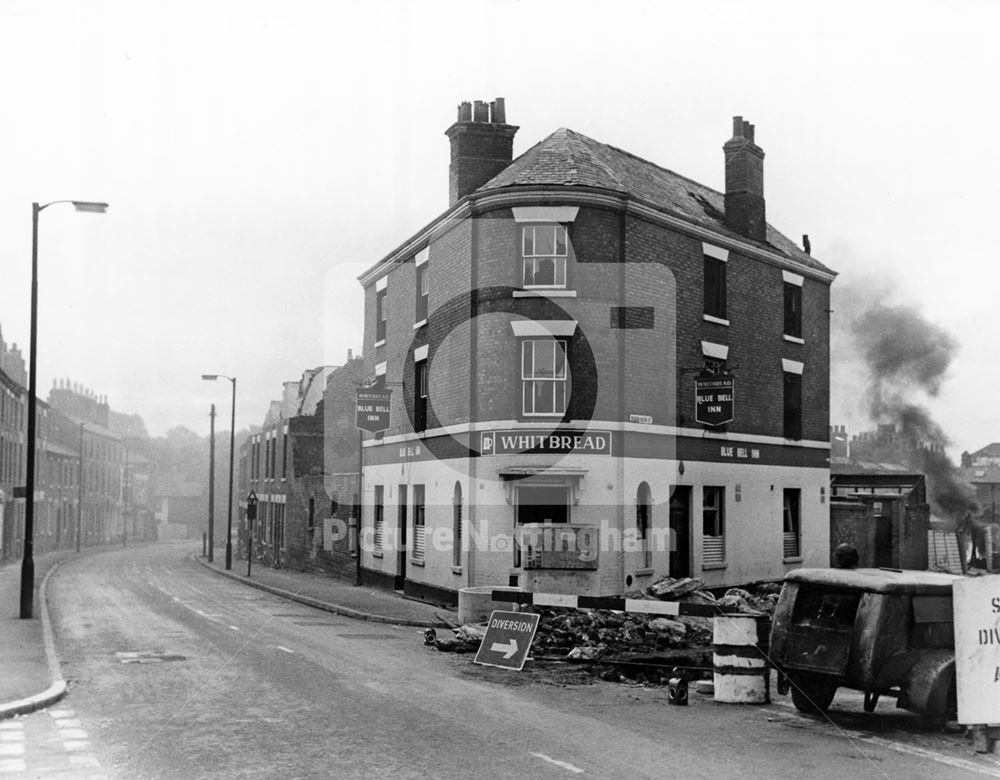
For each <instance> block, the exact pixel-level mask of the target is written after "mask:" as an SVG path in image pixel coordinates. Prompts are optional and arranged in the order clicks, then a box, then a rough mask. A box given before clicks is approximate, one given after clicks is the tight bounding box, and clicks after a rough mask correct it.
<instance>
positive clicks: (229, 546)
mask: <svg viewBox="0 0 1000 780" xmlns="http://www.w3.org/2000/svg"><path fill="white" fill-rule="evenodd" d="M201 378H202V379H205V380H207V381H209V382H214V381H215V380H216V379H228V380H229V381H230V382H232V384H233V403H232V414H231V416H230V422H229V516H228V518H227V520H226V571H228V570H229V569H231V568H233V450H234V448H235V446H236V377H234V376H226V375H225V374H202V375H201Z"/></svg>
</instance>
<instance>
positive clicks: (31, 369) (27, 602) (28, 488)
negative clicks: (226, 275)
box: [21, 200, 108, 619]
mask: <svg viewBox="0 0 1000 780" xmlns="http://www.w3.org/2000/svg"><path fill="white" fill-rule="evenodd" d="M57 203H72V204H73V207H74V208H75V209H76V210H77V211H90V212H95V213H98V214H103V213H104V212H105V211H107V210H108V204H107V203H94V202H91V201H84V200H54V201H52V202H50V203H43V204H42V205H38V204H37V203H32V204H31V326H30V345H29V347H28V442H27V447H28V453H27V454H28V457H27V463H26V464H25V465H26V468H25V483H24V484H25V488H24V496H25V499H24V500H25V507H24V557H23V558H22V560H21V618H22V619H29V618H31V616H32V613H33V612H34V600H35V558H34V550H35V539H34V536H35V414H36V411H35V409H36V405H35V392H36V390H37V385H36V377H37V370H36V369H37V367H38V366H37V364H38V360H37V357H38V215H39V214H40V213H41V212H42V211H43V210H45V209H47V208H48V207H49V206H54V205H56V204H57Z"/></svg>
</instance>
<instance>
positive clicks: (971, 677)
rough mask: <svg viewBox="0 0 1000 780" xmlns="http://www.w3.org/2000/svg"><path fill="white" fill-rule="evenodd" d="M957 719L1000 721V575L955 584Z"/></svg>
mask: <svg viewBox="0 0 1000 780" xmlns="http://www.w3.org/2000/svg"><path fill="white" fill-rule="evenodd" d="M952 598H953V599H954V606H955V675H956V678H957V685H958V722H959V723H964V724H967V725H974V724H978V723H1000V575H991V576H986V577H967V578H964V579H961V580H958V581H956V582H955V584H954V585H953V586H952Z"/></svg>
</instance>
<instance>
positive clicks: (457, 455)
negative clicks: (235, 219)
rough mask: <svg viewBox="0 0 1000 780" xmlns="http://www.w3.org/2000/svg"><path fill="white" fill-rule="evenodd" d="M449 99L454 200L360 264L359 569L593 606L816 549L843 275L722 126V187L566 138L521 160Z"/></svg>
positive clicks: (823, 538)
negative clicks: (782, 225) (775, 213)
mask: <svg viewBox="0 0 1000 780" xmlns="http://www.w3.org/2000/svg"><path fill="white" fill-rule="evenodd" d="M517 129H518V128H517V127H515V126H512V125H509V124H507V122H506V116H505V105H504V101H503V99H502V98H498V99H497V100H495V101H492V102H490V103H486V102H481V101H476V102H475V104H474V105H471V104H470V103H467V102H465V103H462V104H461V105H460V106H459V107H458V118H457V121H456V122H455V123H454V124H453V125H451V127H449V128H448V130H447V132H446V135H447V136H448V138H449V139H450V142H451V165H450V188H449V189H450V192H449V194H450V202H449V207H448V209H447V210H446V211H445V212H444V213H443V214H441V215H440V216H439V217H437V218H436V219H434V220H433V221H432V222H431V223H430V224H428V225H427V226H426V227H424V228H423V229H422V230H420V231H419V232H418V233H417V234H415V235H413V236H411V237H409V238H408V239H406V240H405V241H404V242H403V243H402V244H401V245H400V246H399V247H398V248H397V249H396V250H394V251H393V252H392V253H391V254H389V255H388V256H386V257H385V258H383V259H382V260H380V261H379V262H377V263H376V264H375V265H373V266H372V267H371V268H370V269H369V270H368V271H367V272H366V273H365V274H363V275H362V276H361V277H360V282H361V284H362V286H363V287H364V291H365V340H364V355H365V361H366V364H365V371H366V376H367V377H368V380H369V382H370V383H372V384H373V385H374V386H380V387H384V388H385V389H386V390H389V391H391V397H392V401H391V421H390V425H391V427H390V428H389V429H387V430H385V431H383V432H380V433H378V434H375V435H366V439H365V440H364V447H363V449H364V487H363V519H362V527H361V538H362V549H361V562H360V563H361V571H362V576H363V579H364V580H365V581H366V582H369V583H373V584H379V585H383V586H387V587H395V588H397V589H403V590H405V592H407V593H408V594H410V595H413V596H417V597H422V598H427V599H431V600H437V601H444V602H451V603H454V602H455V600H456V599H457V593H458V591H459V589H461V588H464V587H472V586H509V585H510V586H519V587H521V588H524V589H527V590H530V591H534V592H549V593H551V592H557V593H566V594H577V595H590V596H610V595H617V594H622V593H625V592H628V591H630V590H634V589H637V588H643V587H646V586H647V585H649V584H650V583H652V582H653V581H654V580H655V579H657V578H659V577H662V576H664V575H670V576H674V577H678V576H699V577H702V578H704V580H705V582H706V583H707V585H708V586H710V587H715V586H724V585H733V584H738V583H744V582H749V581H754V580H760V579H777V578H780V577H782V576H783V575H784V573H785V572H786V571H788V570H789V569H790V568H793V567H796V566H802V565H806V566H824V565H827V563H828V560H829V512H828V504H827V490H828V486H829V441H828V430H829V427H828V423H829V295H830V285H831V283H832V281H833V279H834V276H835V274H834V273H833V272H832V271H831V270H829V269H828V268H826V267H825V266H824V265H823V264H821V263H820V262H818V261H817V260H815V259H814V258H813V257H811V256H810V254H809V246H808V240H807V239H805V238H804V239H803V243H804V244H805V249H804V250H803V249H800V248H799V247H798V246H797V245H795V244H794V243H793V242H792V241H790V240H789V239H787V238H786V237H784V236H783V235H781V234H780V233H778V232H777V231H776V230H775V229H774V228H772V227H771V226H770V225H768V224H767V223H766V221H765V216H764V190H763V158H764V152H763V151H762V150H761V148H760V147H759V146H758V145H757V144H756V142H755V140H754V127H753V125H751V124H749V123H748V122H745V121H743V119H742V118H741V117H736V118H735V119H734V120H733V135H732V138H730V139H729V140H728V141H726V142H725V144H724V146H723V152H724V165H725V192H724V193H720V192H717V191H715V190H712V189H710V188H708V187H705V186H703V185H701V184H698V183H697V182H694V181H691V180H690V179H687V178H684V177H683V176H680V175H678V174H676V173H673V172H672V171H670V170H667V169H665V168H661V167H659V166H658V165H656V164H654V163H651V162H648V161H646V160H643V159H640V158H638V157H635V156H634V155H631V154H629V153H628V152H624V151H622V150H620V149H617V148H615V147H613V146H609V145H607V144H603V143H600V142H598V141H595V140H593V139H591V138H588V137H586V136H584V135H581V134H579V133H576V132H574V131H572V130H568V129H559V130H556V131H555V132H554V133H552V134H551V135H549V136H548V137H547V138H545V139H544V140H542V141H540V142H539V143H537V144H536V145H535V146H533V147H532V148H530V149H529V150H528V151H527V152H525V153H524V154H522V155H521V156H520V157H518V158H517V159H516V160H513V159H512V156H513V154H512V149H513V139H514V135H515V133H516V132H517Z"/></svg>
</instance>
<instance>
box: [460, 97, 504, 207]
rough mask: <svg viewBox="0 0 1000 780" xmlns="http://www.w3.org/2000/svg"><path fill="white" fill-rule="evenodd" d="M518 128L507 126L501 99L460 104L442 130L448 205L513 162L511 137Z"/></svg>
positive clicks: (478, 186) (472, 190)
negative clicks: (447, 150)
mask: <svg viewBox="0 0 1000 780" xmlns="http://www.w3.org/2000/svg"><path fill="white" fill-rule="evenodd" d="M517 130H518V128H517V127H514V126H513V125H508V124H507V112H506V106H505V105H504V99H503V98H497V99H496V100H494V101H491V102H490V103H486V102H485V101H482V100H477V101H476V102H475V105H473V104H471V103H469V101H464V102H462V103H460V104H459V106H458V119H457V121H456V122H455V124H453V125H452V126H451V127H449V128H448V129H447V130H446V131H445V135H446V136H448V139H449V140H450V141H451V165H450V166H449V168H448V205H449V206H454V205H455V204H456V203H458V201H460V200H461V199H462V198H464V197H465V196H466V195H468V194H469V193H470V192H474V191H475V190H477V189H479V188H480V187H481V186H483V185H484V184H485V183H486V182H488V181H489V180H490V179H492V178H493V177H494V176H496V175H497V174H498V173H500V171H502V170H503V169H504V168H506V167H507V166H508V165H510V162H511V160H513V159H514V134H515V133H516V132H517Z"/></svg>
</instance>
